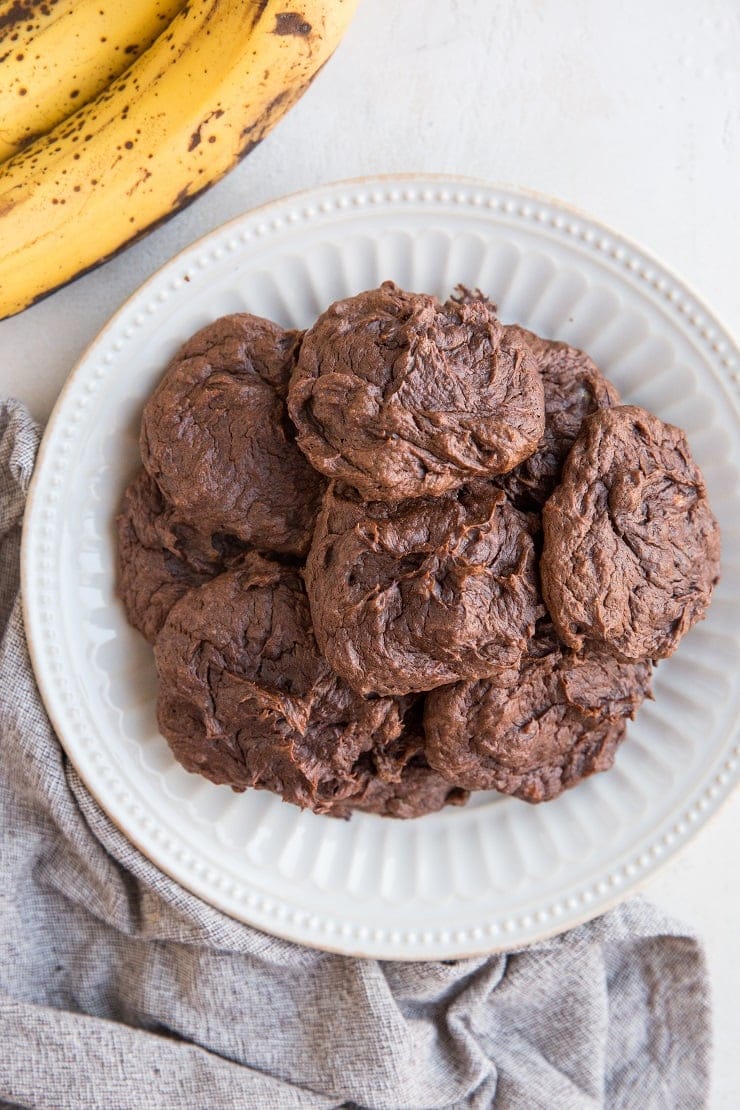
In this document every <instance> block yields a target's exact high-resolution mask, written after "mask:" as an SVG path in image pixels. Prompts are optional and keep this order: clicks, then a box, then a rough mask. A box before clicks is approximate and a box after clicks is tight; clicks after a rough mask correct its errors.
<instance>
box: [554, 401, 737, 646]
mask: <svg viewBox="0 0 740 1110" xmlns="http://www.w3.org/2000/svg"><path fill="white" fill-rule="evenodd" d="M543 527H544V549H543V553H542V560H541V564H540V570H541V575H542V592H543V594H544V598H545V602H546V604H547V607H548V609H549V611H550V614H551V616H552V619H553V622H554V624H555V627H556V629H557V632H558V635H559V636H560V638H561V639H562V640H563V642H564V643H565V644H567V645H568V646H569V647H571V648H574V649H575V650H577V651H578V650H580V649H581V648H582V647H583V646H584V645H597V646H599V645H600V646H603V647H604V648H606V649H607V650H609V651H612V652H613V653H614V654H615V655H617V656H618V657H619V658H621V659H625V660H640V659H658V658H665V657H666V656H668V655H671V654H672V652H674V651H675V650H676V648H677V646H678V643H679V641H680V639H681V637H682V636H683V635H684V633H685V632H687V631H688V629H689V628H691V626H692V625H693V624H695V623H696V621H698V620H701V619H702V617H703V616H704V613H705V610H706V608H707V605H708V604H709V601H710V598H711V595H712V590H713V588H714V586H715V584H716V582H717V580H718V578H719V554H720V539H719V528H718V526H717V522H716V520H715V519H714V516H713V515H712V511H711V509H710V508H709V504H708V501H707V493H706V488H705V485H704V479H703V477H702V475H701V473H700V471H699V469H698V467H697V466H696V465H695V463H694V461H693V459H692V458H691V453H690V451H689V448H688V444H687V443H686V438H685V436H684V434H683V432H682V431H680V429H678V428H674V427H673V426H672V425H670V424H664V423H663V422H662V420H659V419H658V418H657V416H652V415H651V414H650V413H649V412H646V411H645V410H644V409H641V408H638V407H637V406H635V405H624V406H618V407H616V408H610V409H602V410H601V411H600V412H598V413H595V414H594V415H593V416H590V417H588V419H587V420H586V421H585V423H584V426H583V430H582V432H581V434H580V436H579V437H578V439H577V440H576V443H575V444H574V446H573V449H572V450H571V453H570V455H569V456H568V459H567V462H566V464H565V467H564V469H563V475H562V481H561V483H560V485H559V486H558V488H557V489H556V490H555V492H554V493H553V495H552V496H551V498H550V499H549V501H548V502H547V503H546V505H545V508H544V511H543Z"/></svg>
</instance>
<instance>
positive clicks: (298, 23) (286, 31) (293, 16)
mask: <svg viewBox="0 0 740 1110" xmlns="http://www.w3.org/2000/svg"><path fill="white" fill-rule="evenodd" d="M272 33H273V35H299V36H301V37H305V36H306V35H310V34H311V24H310V23H308V22H307V21H306V19H305V17H304V16H302V15H301V14H300V13H299V12H278V13H277V15H276V16H275V27H274V29H273V32H272Z"/></svg>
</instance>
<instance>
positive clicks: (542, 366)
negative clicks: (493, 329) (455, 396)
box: [497, 327, 619, 510]
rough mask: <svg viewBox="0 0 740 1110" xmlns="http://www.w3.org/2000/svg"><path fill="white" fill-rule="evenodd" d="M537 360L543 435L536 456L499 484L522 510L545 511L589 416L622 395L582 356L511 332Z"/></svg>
mask: <svg viewBox="0 0 740 1110" xmlns="http://www.w3.org/2000/svg"><path fill="white" fill-rule="evenodd" d="M508 331H509V333H510V334H515V335H516V336H517V338H518V339H520V340H521V341H523V342H525V343H526V344H527V345H528V346H529V348H530V350H531V351H532V354H533V355H534V356H535V358H536V360H537V366H538V368H539V371H540V374H541V375H542V384H543V386H544V390H545V431H544V433H543V435H542V439H541V440H540V442H539V443H538V445H537V449H536V451H535V452H534V454H532V455H530V456H529V458H527V459H525V460H524V461H523V462H521V463H519V465H518V466H517V467H515V468H514V470H512V471H511V472H510V473H509V474H506V475H504V476H502V477H501V478H498V479H497V484H499V485H500V486H501V488H502V489H503V490H505V491H506V494H507V495H508V497H509V498H510V499H511V500H512V501H513V502H514V504H515V505H517V506H518V507H520V508H523V509H527V510H532V509H541V508H542V506H543V505H544V503H545V501H547V499H548V497H549V496H550V494H551V493H552V491H553V490H554V489H555V486H556V485H557V484H558V482H559V480H560V473H561V471H562V468H563V463H564V462H565V459H566V457H567V455H568V452H569V451H570V449H571V447H572V446H573V443H574V442H575V440H576V437H577V436H578V433H579V432H580V430H581V425H582V424H583V421H584V420H585V419H586V417H587V416H590V415H591V414H592V413H594V412H596V411H597V410H598V409H602V408H609V407H610V406H611V405H618V404H619V394H618V393H617V391H616V389H615V388H614V386H613V385H612V384H611V382H608V381H607V380H606V378H605V377H604V376H603V374H602V373H601V371H600V370H599V369H598V367H597V366H596V365H595V364H594V363H593V362H592V361H591V359H590V358H589V357H588V355H587V354H585V352H584V351H579V350H578V349H577V348H576V347H570V346H568V344H567V343H557V342H555V341H554V340H550V339H540V338H539V336H537V335H535V334H534V332H531V331H527V329H526V328H520V327H510V328H509V329H508Z"/></svg>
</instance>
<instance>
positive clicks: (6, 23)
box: [0, 0, 58, 31]
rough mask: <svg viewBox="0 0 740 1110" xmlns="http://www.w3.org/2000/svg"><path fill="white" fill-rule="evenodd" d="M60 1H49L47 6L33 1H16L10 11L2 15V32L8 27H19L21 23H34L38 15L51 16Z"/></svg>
mask: <svg viewBox="0 0 740 1110" xmlns="http://www.w3.org/2000/svg"><path fill="white" fill-rule="evenodd" d="M57 2H58V0H48V2H47V3H45V4H39V3H34V2H33V0H15V2H14V3H13V4H11V5H10V7H9V9H8V10H7V11H6V12H4V13H3V14H2V15H0V31H2V30H5V28H6V27H9V28H11V29H12V28H13V27H17V26H18V24H19V23H33V21H34V19H35V18H36V16H37V15H49V14H50V12H51V9H52V8H54V7H56V5H57Z"/></svg>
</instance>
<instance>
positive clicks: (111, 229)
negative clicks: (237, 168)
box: [0, 0, 357, 319]
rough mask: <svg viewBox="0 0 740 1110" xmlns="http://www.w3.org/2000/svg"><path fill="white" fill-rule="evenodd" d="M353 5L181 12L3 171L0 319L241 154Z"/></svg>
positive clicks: (188, 195) (194, 5) (308, 2)
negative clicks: (119, 71) (121, 70)
mask: <svg viewBox="0 0 740 1110" xmlns="http://www.w3.org/2000/svg"><path fill="white" fill-rule="evenodd" d="M356 6H357V0H191V2H190V3H189V4H187V5H186V6H185V7H184V8H183V9H182V11H181V12H180V13H179V14H178V15H176V16H175V18H174V19H173V21H172V23H171V24H170V26H169V27H168V29H167V30H166V31H165V32H164V33H163V34H161V35H160V36H159V38H158V39H156V41H155V42H154V43H153V44H152V45H151V46H150V47H149V49H148V50H147V51H146V52H145V53H144V54H142V55H141V57H139V58H138V59H137V60H136V61H135V62H134V63H133V65H132V66H131V67H130V68H129V69H128V70H127V71H126V72H125V73H124V74H123V75H122V76H121V77H119V78H118V79H117V80H116V81H114V82H113V84H112V85H110V86H109V88H107V89H106V90H105V91H104V92H102V93H101V94H100V95H99V96H98V97H97V98H96V99H95V100H93V101H91V102H90V103H89V104H87V105H85V106H84V107H83V108H81V109H80V110H79V111H78V112H76V113H75V114H74V115H72V116H70V117H69V118H68V119H66V120H65V121H64V122H63V123H61V124H59V125H58V126H57V127H55V128H54V129H53V131H51V132H49V134H48V135H44V136H42V137H41V138H39V139H37V140H35V141H34V142H33V143H31V144H30V145H29V146H28V147H27V148H26V149H25V150H23V151H22V152H21V153H20V154H17V155H16V156H15V157H13V158H11V159H10V160H9V161H8V162H5V163H4V164H3V165H0V319H2V318H3V317H5V316H10V315H12V314H13V313H15V312H19V311H20V310H21V309H23V308H25V307H26V306H27V305H29V304H32V303H33V302H34V301H36V300H39V299H41V297H43V296H45V295H46V294H47V293H50V292H51V291H52V290H54V289H56V288H58V287H59V286H60V285H63V284H65V283H66V282H68V281H70V280H71V279H72V278H75V277H77V276H79V275H80V274H81V273H83V272H84V271H85V270H88V269H91V268H92V267H93V266H95V265H96V264H97V263H99V262H102V261H103V260H104V259H106V258H108V257H110V256H111V255H112V254H113V253H114V252H115V251H117V250H119V249H120V248H121V247H122V246H124V245H125V244H126V243H129V242H131V241H132V240H133V239H136V238H138V237H139V236H141V235H142V234H143V233H144V232H145V231H146V230H147V229H148V228H150V227H151V226H152V225H153V224H154V223H156V222H158V221H160V220H161V219H163V218H164V217H166V216H169V215H171V214H172V213H174V212H176V211H177V210H178V209H179V208H182V207H183V205H185V204H187V203H188V202H189V201H191V200H192V199H193V198H194V197H196V196H197V195H198V194H199V193H200V192H202V191H203V190H204V189H206V188H208V186H209V185H210V184H212V183H213V182H214V181H216V180H217V179H218V178H220V177H221V176H223V174H224V173H226V172H227V170H229V169H231V167H232V166H233V165H234V164H235V163H236V162H237V161H238V160H239V159H240V158H241V157H243V156H244V155H245V154H247V153H248V152H249V151H250V150H251V149H252V148H253V147H254V146H255V145H256V143H258V142H259V141H260V139H262V138H263V136H264V135H265V134H266V133H267V132H268V131H269V130H270V128H271V127H272V126H273V125H274V124H275V123H276V122H277V120H278V119H279V118H280V117H281V116H282V115H283V114H284V113H285V112H286V111H287V110H288V108H290V106H291V105H292V104H293V103H294V102H295V101H296V100H297V99H298V97H299V96H300V95H301V93H302V92H303V91H304V89H305V88H306V87H307V85H308V84H309V83H310V82H311V80H312V79H313V77H314V76H315V75H316V73H317V72H318V70H319V69H320V68H321V66H322V65H323V63H324V62H325V61H326V60H327V58H328V57H329V56H330V54H331V53H332V51H333V50H334V48H335V47H336V45H337V44H338V42H339V40H340V38H341V36H342V34H343V32H344V31H345V29H346V27H347V25H348V23H349V21H350V18H351V16H352V14H353V12H354V9H355V7H356Z"/></svg>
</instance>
